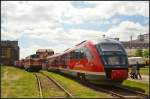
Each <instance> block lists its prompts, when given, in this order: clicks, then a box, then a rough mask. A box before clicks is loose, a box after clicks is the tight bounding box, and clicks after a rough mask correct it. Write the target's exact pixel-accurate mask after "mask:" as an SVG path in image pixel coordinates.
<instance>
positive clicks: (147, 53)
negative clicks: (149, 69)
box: [143, 49, 149, 58]
mask: <svg viewBox="0 0 150 99" xmlns="http://www.w3.org/2000/svg"><path fill="white" fill-rule="evenodd" d="M143 56H144V57H145V58H148V57H149V50H148V49H145V50H144V51H143Z"/></svg>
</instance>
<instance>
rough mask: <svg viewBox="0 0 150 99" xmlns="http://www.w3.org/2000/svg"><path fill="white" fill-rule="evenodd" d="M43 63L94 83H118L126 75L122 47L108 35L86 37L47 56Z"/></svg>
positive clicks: (125, 62) (125, 54)
mask: <svg viewBox="0 0 150 99" xmlns="http://www.w3.org/2000/svg"><path fill="white" fill-rule="evenodd" d="M46 66H47V69H48V70H57V71H58V70H59V71H60V72H63V73H68V74H71V75H74V76H76V77H78V78H79V79H82V80H88V81H89V82H92V83H97V84H113V83H120V84H121V82H122V81H124V80H125V79H127V77H128V58H127V53H126V52H125V49H124V47H123V46H122V44H121V43H120V42H119V41H116V40H114V39H108V38H104V39H95V40H86V41H83V42H81V43H79V44H77V45H76V46H75V47H73V48H70V49H68V50H66V51H64V52H63V53H61V54H55V55H52V56H49V57H48V59H47V65H46ZM110 81H111V82H110Z"/></svg>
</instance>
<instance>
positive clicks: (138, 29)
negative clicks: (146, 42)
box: [108, 21, 149, 40]
mask: <svg viewBox="0 0 150 99" xmlns="http://www.w3.org/2000/svg"><path fill="white" fill-rule="evenodd" d="M148 30H149V29H148V27H145V26H142V25H141V24H139V23H134V22H131V21H123V22H121V23H120V24H119V25H116V26H114V27H112V28H111V29H109V30H108V36H116V37H119V38H120V40H130V36H131V35H132V36H133V39H136V38H137V35H139V34H140V33H141V34H143V33H147V32H148Z"/></svg>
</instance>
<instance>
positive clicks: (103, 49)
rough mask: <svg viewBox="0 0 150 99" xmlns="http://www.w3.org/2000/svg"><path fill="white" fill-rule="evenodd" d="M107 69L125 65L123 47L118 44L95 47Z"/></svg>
mask: <svg viewBox="0 0 150 99" xmlns="http://www.w3.org/2000/svg"><path fill="white" fill-rule="evenodd" d="M95 46H96V49H97V51H98V53H99V55H101V57H102V60H103V62H104V64H105V66H107V67H111V66H125V65H127V56H126V53H125V51H124V49H123V47H122V46H121V45H120V44H118V43H100V44H97V45H95Z"/></svg>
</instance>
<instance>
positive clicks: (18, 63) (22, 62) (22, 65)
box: [14, 59, 24, 69]
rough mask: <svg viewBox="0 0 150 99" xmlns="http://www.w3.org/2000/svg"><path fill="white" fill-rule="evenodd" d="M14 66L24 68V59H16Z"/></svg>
mask: <svg viewBox="0 0 150 99" xmlns="http://www.w3.org/2000/svg"><path fill="white" fill-rule="evenodd" d="M14 66H15V67H18V68H22V69H24V59H21V60H16V61H15V62H14Z"/></svg>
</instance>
